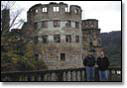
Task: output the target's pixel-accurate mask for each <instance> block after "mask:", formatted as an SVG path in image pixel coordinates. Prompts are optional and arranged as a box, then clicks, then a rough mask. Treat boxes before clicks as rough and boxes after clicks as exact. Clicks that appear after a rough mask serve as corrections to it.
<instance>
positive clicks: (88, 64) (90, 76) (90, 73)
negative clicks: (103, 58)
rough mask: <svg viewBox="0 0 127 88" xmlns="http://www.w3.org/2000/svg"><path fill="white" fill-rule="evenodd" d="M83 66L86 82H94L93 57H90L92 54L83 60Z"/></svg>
mask: <svg viewBox="0 0 127 88" xmlns="http://www.w3.org/2000/svg"><path fill="white" fill-rule="evenodd" d="M83 64H84V66H85V68H86V76H87V77H86V78H87V81H94V78H95V67H94V65H95V57H94V56H93V55H92V53H89V55H88V56H87V57H86V58H85V59H84V60H83Z"/></svg>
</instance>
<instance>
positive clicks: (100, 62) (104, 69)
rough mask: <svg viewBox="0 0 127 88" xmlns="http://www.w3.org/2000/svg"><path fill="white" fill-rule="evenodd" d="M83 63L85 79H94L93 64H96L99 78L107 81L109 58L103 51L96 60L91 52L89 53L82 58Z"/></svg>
mask: <svg viewBox="0 0 127 88" xmlns="http://www.w3.org/2000/svg"><path fill="white" fill-rule="evenodd" d="M83 64H84V66H85V68H86V76H87V77H86V78H87V81H95V64H97V67H98V70H99V80H100V81H108V74H109V73H108V66H109V60H108V58H107V57H106V56H105V55H104V52H101V53H100V57H98V58H97V61H96V60H95V57H94V56H93V55H92V53H89V55H88V56H87V57H86V58H85V59H84V60H83Z"/></svg>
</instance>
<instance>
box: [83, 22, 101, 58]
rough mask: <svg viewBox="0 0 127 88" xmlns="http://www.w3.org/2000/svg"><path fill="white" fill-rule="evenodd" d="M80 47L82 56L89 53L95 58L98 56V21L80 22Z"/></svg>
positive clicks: (99, 44) (99, 46) (99, 42)
mask: <svg viewBox="0 0 127 88" xmlns="http://www.w3.org/2000/svg"><path fill="white" fill-rule="evenodd" d="M82 45H83V56H86V55H87V54H88V53H89V52H93V54H94V55H95V56H99V52H100V50H101V39H100V29H99V28H98V20H96V19H87V20H82Z"/></svg>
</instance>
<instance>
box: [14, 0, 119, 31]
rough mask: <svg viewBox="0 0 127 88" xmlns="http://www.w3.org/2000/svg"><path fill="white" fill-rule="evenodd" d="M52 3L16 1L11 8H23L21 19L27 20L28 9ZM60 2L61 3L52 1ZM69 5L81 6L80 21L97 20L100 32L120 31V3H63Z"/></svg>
mask: <svg viewBox="0 0 127 88" xmlns="http://www.w3.org/2000/svg"><path fill="white" fill-rule="evenodd" d="M49 2H52V1H17V2H16V4H15V7H13V8H23V9H24V11H23V13H22V14H21V16H20V17H21V18H23V19H25V20H26V18H27V14H26V13H27V11H28V9H29V8H30V7H31V6H33V5H35V4H38V3H42V4H48V3H49ZM53 2H62V1H53ZM63 2H65V3H67V4H69V5H79V6H81V8H82V10H83V12H82V19H98V20H99V28H101V32H111V31H117V30H121V2H120V1H63Z"/></svg>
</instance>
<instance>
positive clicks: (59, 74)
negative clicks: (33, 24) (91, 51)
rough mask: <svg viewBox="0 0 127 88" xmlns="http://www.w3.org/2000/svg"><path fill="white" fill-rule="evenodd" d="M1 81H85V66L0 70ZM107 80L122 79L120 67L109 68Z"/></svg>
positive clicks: (96, 77) (96, 75)
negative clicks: (35, 69) (59, 68)
mask: <svg viewBox="0 0 127 88" xmlns="http://www.w3.org/2000/svg"><path fill="white" fill-rule="evenodd" d="M1 81H3V82H8V81H86V72H85V68H77V69H61V70H43V71H25V72H1ZM95 81H99V76H98V69H97V68H96V69H95ZM108 81H118V82H119V81H122V73H121V68H120V67H110V68H109V80H108Z"/></svg>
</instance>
